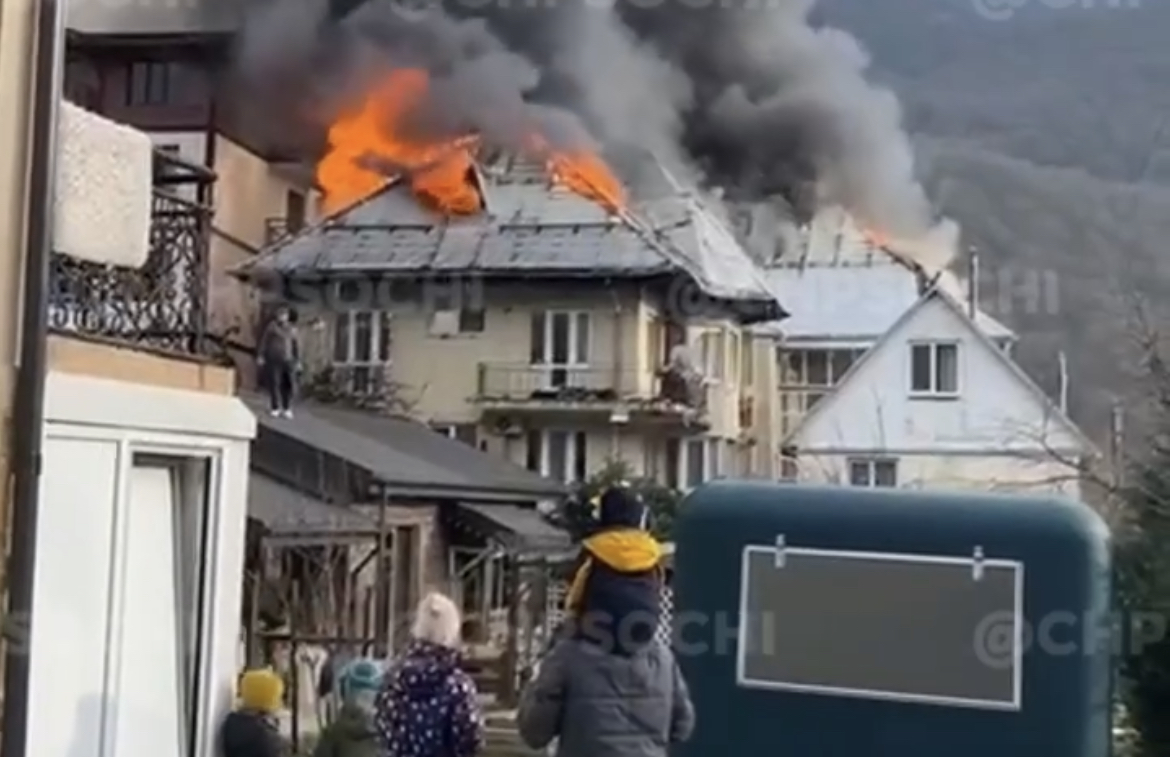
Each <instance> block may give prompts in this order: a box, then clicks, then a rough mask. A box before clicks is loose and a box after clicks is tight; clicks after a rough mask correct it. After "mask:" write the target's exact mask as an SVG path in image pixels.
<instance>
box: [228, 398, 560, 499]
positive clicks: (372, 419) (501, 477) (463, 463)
mask: <svg viewBox="0 0 1170 757" xmlns="http://www.w3.org/2000/svg"><path fill="white" fill-rule="evenodd" d="M242 399H243V400H244V402H245V403H246V404H247V405H248V407H249V408H251V410H252V411H253V412H254V413H255V415H256V418H257V422H258V424H259V426H260V429H261V433H265V432H267V433H277V434H281V435H284V436H287V437H290V438H292V439H295V440H297V441H299V442H301V443H303V444H306V445H309V446H311V447H314V448H317V449H320V450H322V451H325V452H328V453H329V454H331V455H334V456H336V457H339V458H341V459H343V460H346V461H347V462H349V463H351V464H353V465H356V466H358V467H361V468H364V469H366V470H368V471H369V472H370V474H371V475H373V476H374V477H375V478H377V479H378V480H379V482H380V483H381V484H382V485H383V486H385V487H386V488H387V490H388V491H390V492H391V493H396V494H400V495H405V496H420V497H427V496H430V497H438V498H443V499H464V500H485V501H517V500H519V501H537V500H541V499H550V498H556V497H560V496H562V495H563V494H564V493H565V486H564V485H563V484H562V483H560V482H557V481H553V480H552V479H549V478H545V477H544V476H540V475H537V474H535V473H532V472H531V471H528V470H526V469H524V468H521V467H520V466H518V465H516V464H514V463H512V462H510V461H508V460H505V459H503V458H501V457H497V456H495V455H490V454H488V453H486V452H481V451H480V450H478V449H476V448H474V447H472V446H470V445H468V444H465V443H463V442H460V441H457V440H454V439H450V438H448V437H446V436H444V435H442V434H437V433H435V432H434V431H432V430H431V429H430V428H428V427H427V426H424V425H422V424H421V423H417V422H415V421H413V420H408V419H404V418H394V417H390V416H385V415H377V414H374V413H370V412H360V411H356V410H345V409H340V408H334V407H326V406H323V405H319V404H315V403H311V402H302V403H300V404H298V405H297V406H296V407H295V414H294V417H293V418H275V417H272V416H271V415H270V414H269V413H268V404H267V401H266V400H265V399H263V398H261V397H259V396H256V395H245V396H243V397H242Z"/></svg>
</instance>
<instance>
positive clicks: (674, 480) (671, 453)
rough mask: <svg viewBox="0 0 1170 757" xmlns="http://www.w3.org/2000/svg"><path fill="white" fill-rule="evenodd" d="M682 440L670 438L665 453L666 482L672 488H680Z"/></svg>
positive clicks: (663, 463)
mask: <svg viewBox="0 0 1170 757" xmlns="http://www.w3.org/2000/svg"><path fill="white" fill-rule="evenodd" d="M681 444H682V443H681V442H680V441H679V440H678V439H668V440H667V441H666V449H665V451H664V453H663V461H662V465H663V468H664V469H665V471H664V472H665V474H666V475H665V479H666V480H665V483H666V486H668V487H669V488H671V489H678V488H679V464H680V462H681V460H682V451H681V450H680V449H679V447H680V446H681Z"/></svg>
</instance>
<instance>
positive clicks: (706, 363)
mask: <svg viewBox="0 0 1170 757" xmlns="http://www.w3.org/2000/svg"><path fill="white" fill-rule="evenodd" d="M726 350H727V341H726V339H725V334H724V332H723V329H717V330H712V331H707V332H704V333H703V334H702V335H701V336H700V337H699V360H700V361H701V365H702V367H703V375H704V376H705V377H707V378H708V379H711V380H712V381H722V380H723V377H724V375H725V374H726V371H727V353H726Z"/></svg>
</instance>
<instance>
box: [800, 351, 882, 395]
mask: <svg viewBox="0 0 1170 757" xmlns="http://www.w3.org/2000/svg"><path fill="white" fill-rule="evenodd" d="M864 351H865V350H863V349H858V348H849V349H833V350H782V351H781V353H780V384H781V385H782V386H784V387H790V388H795V387H830V386H836V385H837V384H838V383H840V381H841V379H842V378H843V377H844V376H845V374H846V372H848V370H849V369H850V368H852V367H853V364H854V363H855V362H857V359H858V358H859V357H861V355H862V353H863V352H864Z"/></svg>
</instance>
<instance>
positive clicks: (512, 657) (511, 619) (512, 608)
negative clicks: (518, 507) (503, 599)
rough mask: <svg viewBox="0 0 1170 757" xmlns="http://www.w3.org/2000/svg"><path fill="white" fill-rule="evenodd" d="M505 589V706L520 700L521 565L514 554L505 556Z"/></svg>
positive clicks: (503, 679) (503, 666)
mask: <svg viewBox="0 0 1170 757" xmlns="http://www.w3.org/2000/svg"><path fill="white" fill-rule="evenodd" d="M504 560H505V566H506V567H505V573H504V576H505V578H504V591H505V592H506V594H507V596H508V636H507V641H506V646H505V648H504V654H503V657H502V658H501V660H500V662H501V665H502V668H503V670H502V671H501V672H502V673H503V675H502V676H501V681H500V699H501V700H502V702H503V704H504V706H505V707H515V706H516V703H517V702H518V701H519V699H520V697H519V690H518V688H519V687H518V685H517V684H518V681H517V674H518V672H519V667H520V602H521V601H522V597H521V596H520V566H519V563H518V562H517V560H516V558H515V557H514V556H513V555H510V554H509V555H507V556H506V557H505V558H504Z"/></svg>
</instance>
